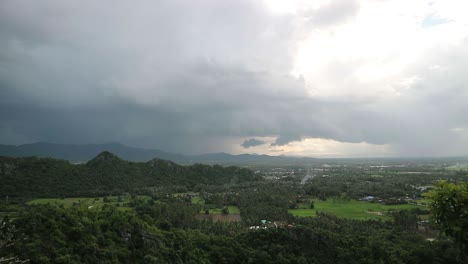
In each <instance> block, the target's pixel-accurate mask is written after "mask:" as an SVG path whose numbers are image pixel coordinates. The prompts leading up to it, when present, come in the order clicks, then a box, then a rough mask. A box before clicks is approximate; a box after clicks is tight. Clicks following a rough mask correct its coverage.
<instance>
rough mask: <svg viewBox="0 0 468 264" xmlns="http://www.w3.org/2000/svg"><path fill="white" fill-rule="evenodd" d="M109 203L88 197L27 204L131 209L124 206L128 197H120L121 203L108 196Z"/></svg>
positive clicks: (37, 201) (55, 199)
mask: <svg viewBox="0 0 468 264" xmlns="http://www.w3.org/2000/svg"><path fill="white" fill-rule="evenodd" d="M108 198H109V202H108V203H105V202H104V198H103V197H97V198H90V197H76V198H64V199H61V198H41V199H34V200H31V201H29V202H27V204H29V205H35V204H51V205H57V206H59V205H63V206H64V207H72V206H74V205H78V204H79V205H82V206H86V207H88V208H90V209H91V208H101V207H103V206H104V205H105V204H108V205H114V206H117V207H118V208H119V209H120V210H131V209H132V208H131V207H129V206H126V204H127V203H129V202H130V200H131V198H130V196H121V201H120V202H119V201H118V197H117V196H108ZM139 198H141V199H146V198H147V197H146V196H141V197H140V196H139Z"/></svg>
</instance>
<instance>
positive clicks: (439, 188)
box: [426, 181, 468, 247]
mask: <svg viewBox="0 0 468 264" xmlns="http://www.w3.org/2000/svg"><path fill="white" fill-rule="evenodd" d="M426 196H427V197H428V199H429V201H430V209H431V215H432V220H433V221H434V223H436V224H437V225H438V226H440V228H441V231H443V232H444V233H445V234H447V235H448V236H450V237H452V238H453V239H454V240H455V242H457V243H460V244H461V245H462V246H464V247H466V246H468V182H459V183H458V184H454V183H448V182H447V181H439V182H437V183H436V184H435V189H434V190H431V191H430V192H429V193H428V194H427V195H426Z"/></svg>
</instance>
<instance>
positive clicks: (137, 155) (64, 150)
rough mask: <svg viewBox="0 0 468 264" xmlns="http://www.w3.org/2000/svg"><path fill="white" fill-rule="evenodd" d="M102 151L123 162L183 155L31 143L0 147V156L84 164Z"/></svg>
mask: <svg viewBox="0 0 468 264" xmlns="http://www.w3.org/2000/svg"><path fill="white" fill-rule="evenodd" d="M103 151H109V152H112V153H114V154H115V155H117V156H119V157H122V158H123V159H125V160H131V161H148V160H150V159H153V158H160V159H166V160H175V161H182V160H184V159H185V157H184V156H183V155H178V154H172V153H168V152H164V151H162V150H158V149H144V148H135V147H129V146H125V145H123V144H120V143H105V144H85V145H74V144H54V143H45V142H39V143H33V144H24V145H19V146H11V145H0V156H7V157H30V156H37V157H49V158H57V159H65V160H69V161H75V162H80V161H81V162H85V161H88V160H90V159H92V158H94V157H95V156H96V155H98V154H99V153H101V152H103Z"/></svg>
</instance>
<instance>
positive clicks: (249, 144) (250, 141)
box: [241, 138, 266, 148]
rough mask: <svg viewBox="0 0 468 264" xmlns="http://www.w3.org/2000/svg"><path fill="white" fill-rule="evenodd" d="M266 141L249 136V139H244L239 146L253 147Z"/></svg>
mask: <svg viewBox="0 0 468 264" xmlns="http://www.w3.org/2000/svg"><path fill="white" fill-rule="evenodd" d="M265 143H266V142H265V141H263V140H259V139H256V138H251V139H247V140H245V141H244V142H243V143H242V144H241V146H242V147H244V148H250V147H255V146H260V145H264V144H265Z"/></svg>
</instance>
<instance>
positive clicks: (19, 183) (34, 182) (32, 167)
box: [0, 151, 261, 197]
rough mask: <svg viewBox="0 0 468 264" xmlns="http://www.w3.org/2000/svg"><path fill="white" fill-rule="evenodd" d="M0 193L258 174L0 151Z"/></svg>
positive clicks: (74, 192)
mask: <svg viewBox="0 0 468 264" xmlns="http://www.w3.org/2000/svg"><path fill="white" fill-rule="evenodd" d="M0 179H1V180H2V184H1V185H0V196H1V197H5V196H10V197H14V196H44V197H60V196H67V197H70V196H78V195H88V196H90V195H102V194H108V193H112V192H113V193H121V192H128V191H132V190H134V189H138V188H142V187H151V186H168V185H180V186H187V187H193V186H195V185H197V184H212V185H218V184H230V183H241V182H247V181H257V180H261V177H260V176H258V175H255V174H254V173H253V172H252V171H251V170H249V169H243V168H239V167H233V166H231V167H222V166H219V165H214V166H210V165H204V164H194V165H190V166H182V165H179V164H177V163H175V162H172V161H168V160H162V159H152V160H150V161H147V162H132V161H127V160H123V159H121V158H120V157H118V156H116V155H114V154H113V153H111V152H108V151H104V152H101V153H100V154H98V155H97V156H96V157H95V158H93V159H92V160H90V161H88V162H87V163H84V164H72V163H70V162H69V161H66V160H58V159H52V158H38V157H23V158H11V157H0Z"/></svg>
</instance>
